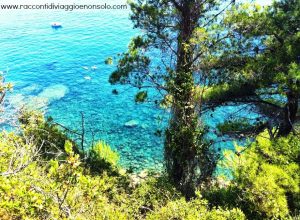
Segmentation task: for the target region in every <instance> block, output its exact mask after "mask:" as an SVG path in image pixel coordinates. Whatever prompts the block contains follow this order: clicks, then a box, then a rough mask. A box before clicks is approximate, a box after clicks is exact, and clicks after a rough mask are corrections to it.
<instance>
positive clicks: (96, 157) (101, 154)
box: [87, 141, 119, 173]
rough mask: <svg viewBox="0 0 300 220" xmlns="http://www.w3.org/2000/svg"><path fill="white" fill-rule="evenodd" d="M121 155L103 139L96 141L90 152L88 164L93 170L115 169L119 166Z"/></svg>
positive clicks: (100, 171)
mask: <svg viewBox="0 0 300 220" xmlns="http://www.w3.org/2000/svg"><path fill="white" fill-rule="evenodd" d="M118 161H119V155H118V153H117V152H116V151H113V150H112V149H111V148H110V146H109V145H108V144H106V143H105V142H103V141H100V142H98V143H96V144H95V145H94V146H93V147H92V148H91V150H90V151H89V152H88V158H87V164H88V165H89V166H90V168H91V170H92V171H93V172H99V173H102V172H103V171H104V170H114V169H116V168H117V166H118Z"/></svg>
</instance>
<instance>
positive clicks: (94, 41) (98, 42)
mask: <svg viewBox="0 0 300 220" xmlns="http://www.w3.org/2000/svg"><path fill="white" fill-rule="evenodd" d="M0 2H5V1H3V0H0ZM84 2H85V1H81V2H80V3H81V4H83V3H84ZM114 2H115V3H117V4H121V3H124V1H115V0H114V1H110V2H109V3H114ZM6 3H7V1H6ZM97 3H98V4H101V3H104V1H103V0H99V1H97ZM128 16H129V11H127V10H108V11H103V10H101V11H73V12H64V11H24V10H22V11H1V13H0V54H1V57H0V70H2V71H3V70H6V69H7V68H9V74H8V76H7V81H11V82H13V83H14V85H15V86H14V92H13V93H12V94H11V95H10V96H9V97H8V99H9V101H10V103H11V104H12V105H13V106H22V105H24V104H27V105H29V106H32V107H35V108H40V109H43V110H46V113H47V115H51V116H52V117H53V118H54V120H55V121H57V122H59V123H61V124H63V125H65V126H67V127H69V128H71V129H79V130H80V127H81V113H80V112H84V115H85V130H86V131H87V139H86V145H87V146H88V145H89V144H90V143H91V141H92V140H93V139H95V140H104V141H106V142H107V143H109V144H110V145H111V146H112V147H113V148H114V149H117V150H118V152H119V153H120V155H121V164H122V165H123V166H125V167H132V168H134V169H135V170H140V169H144V168H154V169H159V168H161V167H162V160H163V139H162V138H160V137H157V136H155V135H154V132H155V131H156V130H157V129H162V128H163V127H164V123H161V122H160V120H158V117H159V116H161V115H162V114H163V112H162V111H161V110H159V109H157V108H155V107H154V106H152V105H151V104H142V105H137V104H135V103H134V101H133V100H134V94H135V91H134V89H131V88H130V87H126V86H111V85H110V84H109V83H108V77H109V75H110V73H111V72H112V71H113V70H114V67H113V66H107V65H105V64H104V60H105V59H106V58H107V57H110V56H114V55H116V54H118V53H121V52H123V51H125V50H126V49H127V45H128V43H129V41H130V39H131V38H132V37H133V36H134V35H136V34H137V33H138V31H137V30H133V29H132V24H131V22H130V20H129V19H128ZM54 21H59V22H61V23H62V24H63V28H62V29H58V30H54V29H52V28H51V27H50V23H51V22H54ZM92 66H97V69H96V70H92V69H91V67H92ZM87 68H88V70H87ZM113 89H117V90H118V91H119V92H120V94H119V95H117V96H116V95H113V94H112V90H113ZM233 109H234V110H235V111H237V109H236V107H227V108H222V109H218V110H217V111H216V112H215V113H214V114H213V116H214V117H213V118H211V117H209V115H210V114H209V115H208V116H207V117H206V123H208V124H209V125H210V126H212V127H214V126H215V125H216V124H217V123H218V122H220V121H223V120H224V119H225V118H226V117H227V116H228V114H227V112H230V111H232V110H233ZM243 112H246V111H242V112H240V114H245V113H243ZM131 120H135V121H136V123H137V126H136V127H132V128H128V127H126V126H125V123H126V122H128V121H131ZM165 121H166V120H165ZM213 130H214V129H212V131H213ZM209 138H212V139H216V136H215V134H214V133H213V132H211V133H210V134H209ZM216 147H218V148H219V147H221V148H222V149H224V148H232V147H233V145H232V143H231V142H223V141H220V142H218V143H217V144H216Z"/></svg>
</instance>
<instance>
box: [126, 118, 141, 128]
mask: <svg viewBox="0 0 300 220" xmlns="http://www.w3.org/2000/svg"><path fill="white" fill-rule="evenodd" d="M138 125H139V122H138V121H136V120H131V121H128V122H126V123H125V124H124V126H125V127H127V128H134V127H136V126H138Z"/></svg>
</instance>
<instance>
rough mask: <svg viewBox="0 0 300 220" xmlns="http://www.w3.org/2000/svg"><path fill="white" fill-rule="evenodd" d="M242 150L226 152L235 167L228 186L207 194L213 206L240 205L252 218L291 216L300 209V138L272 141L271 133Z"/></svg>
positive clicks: (227, 163)
mask: <svg viewBox="0 0 300 220" xmlns="http://www.w3.org/2000/svg"><path fill="white" fill-rule="evenodd" d="M236 150H237V152H238V153H233V152H226V153H225V158H226V159H225V160H224V161H223V165H225V167H226V168H229V169H231V170H232V175H233V176H232V179H231V180H230V184H229V185H228V186H226V187H223V188H222V187H214V188H213V190H210V191H209V192H207V193H206V195H205V196H206V198H208V199H209V201H210V202H211V203H212V205H214V206H216V205H221V206H223V207H239V208H241V210H243V212H244V213H245V214H246V215H247V217H248V218H249V219H287V218H290V216H291V215H293V214H294V213H296V212H297V210H299V207H300V206H299V204H300V203H299V187H300V167H299V155H300V154H299V153H300V140H299V138H298V137H297V136H294V135H290V136H289V137H282V138H278V139H276V140H270V137H269V136H268V133H267V132H264V133H262V134H261V135H260V136H259V137H257V139H256V141H255V142H254V143H253V144H251V145H250V146H248V148H246V149H244V148H241V147H237V149H236Z"/></svg>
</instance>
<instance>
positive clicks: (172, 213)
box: [147, 199, 246, 220]
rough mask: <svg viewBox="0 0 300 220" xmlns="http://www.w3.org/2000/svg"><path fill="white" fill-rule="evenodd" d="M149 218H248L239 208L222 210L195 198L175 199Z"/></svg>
mask: <svg viewBox="0 0 300 220" xmlns="http://www.w3.org/2000/svg"><path fill="white" fill-rule="evenodd" d="M147 219H149V220H150V219H152V220H155V219H162V220H167V219H189V220H209V219H211V220H215V219H216V220H226V219H228V220H229V219H236V220H243V219H246V218H245V216H244V214H243V213H242V212H241V211H240V210H238V209H233V210H222V209H212V210H208V209H207V204H206V202H205V201H203V200H200V199H195V200H192V201H189V202H186V201H185V200H184V199H179V200H174V201H171V202H169V203H168V204H167V205H166V206H164V207H162V208H161V209H160V210H158V211H156V212H153V213H151V214H150V215H149V216H148V217H147Z"/></svg>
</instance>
